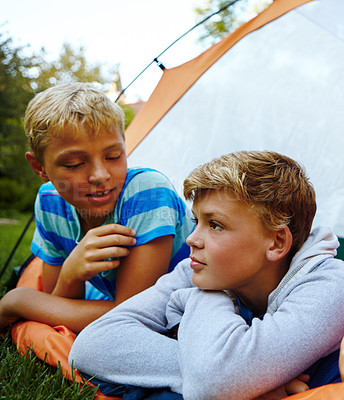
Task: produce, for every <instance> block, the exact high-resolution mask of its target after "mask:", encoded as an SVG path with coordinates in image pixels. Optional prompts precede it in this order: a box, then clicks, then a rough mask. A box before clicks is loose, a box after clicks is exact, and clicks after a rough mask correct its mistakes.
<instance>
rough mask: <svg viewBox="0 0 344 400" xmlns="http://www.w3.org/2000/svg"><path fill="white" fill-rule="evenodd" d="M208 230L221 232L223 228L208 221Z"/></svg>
mask: <svg viewBox="0 0 344 400" xmlns="http://www.w3.org/2000/svg"><path fill="white" fill-rule="evenodd" d="M209 226H210V229H212V230H214V231H222V229H223V227H222V226H221V225H220V224H218V223H217V222H215V221H209Z"/></svg>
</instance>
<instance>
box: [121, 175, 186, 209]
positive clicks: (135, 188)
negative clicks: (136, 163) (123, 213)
mask: <svg viewBox="0 0 344 400" xmlns="http://www.w3.org/2000/svg"><path fill="white" fill-rule="evenodd" d="M128 200H129V201H130V202H135V203H137V202H139V203H140V204H143V203H146V205H147V206H148V205H149V204H151V205H153V204H159V206H161V205H162V204H164V203H168V204H166V205H168V206H169V207H171V208H174V209H178V210H179V209H184V208H185V205H184V202H183V200H182V198H181V197H180V196H179V194H178V193H177V191H176V189H175V188H174V186H173V184H172V183H171V181H170V180H169V179H168V178H167V176H165V175H164V174H163V173H161V172H159V171H156V170H154V169H148V168H132V169H129V170H128V176H127V179H126V183H125V185H124V187H123V191H122V195H121V201H122V202H127V201H128Z"/></svg>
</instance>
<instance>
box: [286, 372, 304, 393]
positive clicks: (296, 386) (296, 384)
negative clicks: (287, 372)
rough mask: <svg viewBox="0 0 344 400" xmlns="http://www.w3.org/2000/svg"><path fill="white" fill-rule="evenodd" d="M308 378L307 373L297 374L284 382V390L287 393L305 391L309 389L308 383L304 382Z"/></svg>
mask: <svg viewBox="0 0 344 400" xmlns="http://www.w3.org/2000/svg"><path fill="white" fill-rule="evenodd" d="M308 379H309V376H308V375H304V374H303V375H299V376H298V377H297V378H295V379H293V380H291V381H290V382H288V383H286V384H285V391H286V392H287V394H288V395H292V394H295V393H301V392H305V391H306V390H308V389H309V387H308V385H307V384H306V383H305V382H307V381H308Z"/></svg>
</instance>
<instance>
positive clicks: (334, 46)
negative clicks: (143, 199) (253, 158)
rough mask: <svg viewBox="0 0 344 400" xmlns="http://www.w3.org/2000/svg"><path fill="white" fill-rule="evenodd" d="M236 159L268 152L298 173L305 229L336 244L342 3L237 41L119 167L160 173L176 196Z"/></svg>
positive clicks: (343, 94) (343, 93)
mask: <svg viewBox="0 0 344 400" xmlns="http://www.w3.org/2000/svg"><path fill="white" fill-rule="evenodd" d="M275 1H276V2H277V1H278V0H275ZM143 112H144V110H143ZM237 150H274V151H277V152H280V153H283V154H286V155H288V156H290V157H292V158H294V159H296V160H297V161H299V162H300V163H301V164H302V165H304V166H305V168H306V171H307V174H308V176H309V177H310V180H311V182H312V183H313V185H314V187H315V190H316V193H317V204H318V211H317V215H316V219H315V223H314V224H315V225H318V224H322V225H327V226H331V227H332V228H333V229H334V231H335V232H336V234H337V235H339V236H341V237H344V155H343V151H344V1H343V0H318V1H316V0H315V1H310V2H308V3H306V4H303V5H301V6H299V7H297V8H295V9H294V10H292V11H289V12H288V13H286V14H284V15H283V16H281V17H279V18H277V19H275V20H274V21H272V22H270V23H268V24H266V25H265V26H263V27H261V28H260V29H258V30H255V31H254V32H252V33H250V34H248V35H246V36H244V37H243V38H242V39H241V40H240V41H239V42H238V43H236V44H235V45H234V46H233V47H232V48H231V49H230V50H229V51H227V52H226V54H225V55H223V56H222V57H221V58H220V59H219V60H218V61H217V62H216V63H215V64H214V65H213V66H212V67H211V68H210V69H208V70H207V71H206V72H205V73H204V74H203V75H202V76H201V77H200V78H199V79H198V80H197V82H196V83H195V84H194V85H193V86H192V87H191V88H190V89H189V90H188V91H187V92H186V93H185V95H184V96H182V97H181V98H180V99H179V101H178V102H177V103H176V104H175V105H174V107H172V108H171V109H170V110H169V111H168V112H167V113H166V115H165V116H164V117H163V118H162V119H161V120H160V122H159V123H158V124H157V125H156V126H155V127H154V128H153V129H152V130H151V131H150V132H149V134H148V135H147V136H146V137H145V138H144V139H143V140H142V142H141V143H140V144H139V145H138V146H137V147H136V148H135V149H134V150H133V151H132V152H131V154H130V155H129V165H130V166H138V165H140V166H146V167H151V168H156V169H158V170H160V171H162V172H164V173H165V174H166V175H167V176H169V177H170V179H171V180H172V182H173V183H174V184H175V186H176V188H177V190H178V191H179V192H182V182H183V180H184V178H185V177H186V176H187V174H188V173H189V172H190V171H191V170H192V169H193V168H195V167H196V166H198V165H199V164H202V163H204V162H206V161H209V160H211V159H212V158H214V157H215V156H219V155H221V154H225V153H229V152H232V151H237Z"/></svg>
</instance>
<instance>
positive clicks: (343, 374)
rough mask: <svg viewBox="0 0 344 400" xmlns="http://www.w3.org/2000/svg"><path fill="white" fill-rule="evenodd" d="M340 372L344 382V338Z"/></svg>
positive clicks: (341, 346) (341, 348)
mask: <svg viewBox="0 0 344 400" xmlns="http://www.w3.org/2000/svg"><path fill="white" fill-rule="evenodd" d="M339 371H340V376H341V377H342V380H343V381H344V338H343V339H342V343H341V345H340V353H339Z"/></svg>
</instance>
